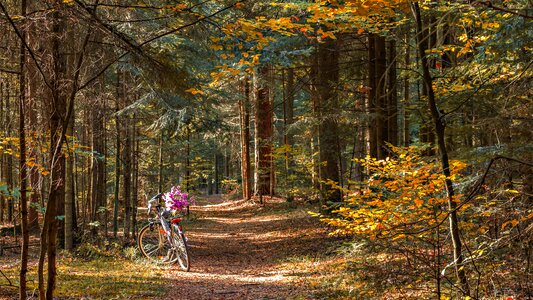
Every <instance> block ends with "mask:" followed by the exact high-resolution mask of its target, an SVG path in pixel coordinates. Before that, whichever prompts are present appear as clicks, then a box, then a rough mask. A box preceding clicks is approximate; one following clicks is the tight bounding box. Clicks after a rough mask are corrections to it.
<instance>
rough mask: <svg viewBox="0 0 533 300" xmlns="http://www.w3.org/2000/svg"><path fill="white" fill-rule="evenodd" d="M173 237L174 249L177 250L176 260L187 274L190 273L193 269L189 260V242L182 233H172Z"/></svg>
mask: <svg viewBox="0 0 533 300" xmlns="http://www.w3.org/2000/svg"><path fill="white" fill-rule="evenodd" d="M172 237H173V240H174V247H175V248H176V256H177V257H176V259H177V262H178V264H179V265H180V267H181V269H182V270H183V271H185V272H189V270H190V269H191V265H190V260H189V251H188V250H187V248H188V246H187V240H186V239H185V235H183V233H180V232H172Z"/></svg>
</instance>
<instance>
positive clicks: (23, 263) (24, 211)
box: [19, 0, 30, 300]
mask: <svg viewBox="0 0 533 300" xmlns="http://www.w3.org/2000/svg"><path fill="white" fill-rule="evenodd" d="M20 6H21V15H22V18H23V19H25V18H26V0H21V5H20ZM23 36H24V38H27V34H26V33H24V34H23ZM25 64H26V50H25V48H24V45H23V43H21V45H20V75H19V76H20V81H19V88H20V102H19V147H20V160H19V169H20V174H19V175H20V212H21V215H22V219H21V222H20V225H21V229H22V249H21V253H20V274H19V299H20V300H25V299H26V274H27V272H28V249H29V246H28V244H29V242H30V236H29V232H28V231H29V230H28V196H27V193H26V192H27V189H26V187H27V169H26V132H25V130H26V126H25V120H24V118H25V117H26V114H25V110H26V68H25Z"/></svg>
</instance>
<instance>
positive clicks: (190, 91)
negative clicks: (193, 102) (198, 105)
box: [185, 88, 204, 95]
mask: <svg viewBox="0 0 533 300" xmlns="http://www.w3.org/2000/svg"><path fill="white" fill-rule="evenodd" d="M185 92H187V93H191V94H193V95H196V94H201V95H203V93H204V92H202V91H201V90H199V89H197V88H190V89H187V90H185Z"/></svg>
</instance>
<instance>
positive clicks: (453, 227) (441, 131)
mask: <svg viewBox="0 0 533 300" xmlns="http://www.w3.org/2000/svg"><path fill="white" fill-rule="evenodd" d="M412 9H413V13H414V15H415V21H416V33H417V35H416V36H417V44H418V52H419V55H420V59H421V64H422V71H423V80H424V85H425V86H426V91H427V96H428V97H427V100H428V107H429V110H430V112H431V116H432V118H433V121H434V126H435V127H434V128H435V133H436V136H437V145H438V147H439V152H440V159H441V165H442V173H443V175H444V176H446V179H445V182H446V191H447V193H448V210H449V221H450V236H451V241H452V246H453V255H454V261H455V272H456V275H457V280H458V281H459V284H460V286H461V289H462V292H463V294H464V295H465V296H468V295H469V294H470V290H469V286H468V281H467V278H466V273H465V270H464V265H463V261H464V255H463V253H462V244H461V239H460V236H461V233H460V230H459V222H458V218H457V210H456V209H457V203H456V202H455V199H454V198H455V191H454V187H453V182H452V180H451V179H450V175H451V173H450V164H449V159H448V151H447V149H446V143H445V129H446V125H445V122H444V117H445V116H444V115H443V114H442V113H441V112H440V111H439V108H438V107H437V103H436V99H435V93H434V91H433V78H432V77H431V73H430V62H429V60H428V57H427V55H426V50H427V48H426V44H425V43H424V38H426V36H424V34H423V29H422V28H423V27H422V18H421V14H420V7H419V5H418V2H414V3H413V4H412Z"/></svg>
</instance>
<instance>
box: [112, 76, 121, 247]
mask: <svg viewBox="0 0 533 300" xmlns="http://www.w3.org/2000/svg"><path fill="white" fill-rule="evenodd" d="M121 95H122V92H121V90H120V71H117V100H116V102H115V126H116V139H115V195H114V202H113V236H114V237H115V238H116V237H117V232H118V204H119V201H118V200H119V199H118V197H119V195H120V194H119V192H120V131H121V130H120V122H121V120H120V118H119V116H118V114H117V112H118V111H119V110H120V105H119V99H120V97H121Z"/></svg>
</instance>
